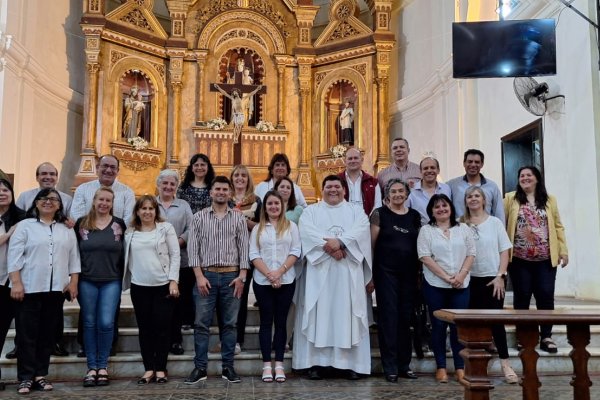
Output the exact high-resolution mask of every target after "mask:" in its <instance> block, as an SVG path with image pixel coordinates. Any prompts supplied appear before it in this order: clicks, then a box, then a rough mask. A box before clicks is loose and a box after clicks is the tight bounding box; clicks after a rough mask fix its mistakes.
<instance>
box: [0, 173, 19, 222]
mask: <svg viewBox="0 0 600 400" xmlns="http://www.w3.org/2000/svg"><path fill="white" fill-rule="evenodd" d="M0 185H2V186H4V187H5V188H7V189H8V190H9V191H10V194H11V200H10V204H9V205H8V210H7V211H6V212H5V213H4V214H2V217H0V218H1V220H0V221H1V222H2V223H4V224H6V225H5V226H4V229H5V230H6V232H8V230H9V229H10V228H11V226H13V225H16V224H17V222H19V221H21V220H22V219H23V218H25V211H23V210H21V209H20V208H19V207H17V205H16V204H15V191H14V189H13V187H12V185H11V184H10V182H9V181H7V180H6V179H2V178H0Z"/></svg>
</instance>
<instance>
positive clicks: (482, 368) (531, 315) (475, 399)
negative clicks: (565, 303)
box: [434, 310, 600, 400]
mask: <svg viewBox="0 0 600 400" xmlns="http://www.w3.org/2000/svg"><path fill="white" fill-rule="evenodd" d="M434 315H435V316H436V317H437V318H439V319H441V320H443V321H446V322H449V323H452V324H455V325H456V328H457V331H458V338H459V341H460V342H461V343H462V344H463V345H464V346H465V349H464V350H462V352H461V355H462V357H463V358H464V360H465V375H466V376H465V378H466V379H465V380H466V383H464V386H465V399H468V400H488V399H489V398H490V397H489V391H490V390H491V389H493V388H494V386H493V385H492V383H491V381H490V379H489V377H488V375H487V367H488V362H489V360H490V359H491V358H492V356H491V355H490V354H489V353H488V352H487V351H486V349H487V348H488V346H490V345H491V344H492V330H491V326H492V325H493V324H503V325H515V326H516V328H517V340H518V341H519V343H520V344H521V345H522V346H523V350H521V351H520V352H519V357H520V358H521V362H522V364H523V378H522V381H521V386H522V388H523V399H524V400H539V392H538V389H539V387H540V386H541V385H542V384H541V382H540V380H539V379H538V376H537V360H538V358H539V354H538V353H537V352H536V350H535V348H536V346H537V345H538V343H539V331H538V325H539V324H552V325H566V326H567V339H568V341H569V344H570V345H571V346H573V349H572V350H571V352H570V353H569V356H570V357H571V360H572V361H573V378H572V380H571V386H573V399H576V400H589V399H590V389H589V388H590V386H592V381H591V380H590V377H589V374H588V360H589V358H590V354H589V353H588V352H587V350H586V346H587V345H588V344H589V343H590V325H600V313H598V312H597V311H593V310H586V311H572V310H553V311H545V310H438V311H435V312H434Z"/></svg>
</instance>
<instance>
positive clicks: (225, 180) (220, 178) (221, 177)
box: [210, 175, 233, 190]
mask: <svg viewBox="0 0 600 400" xmlns="http://www.w3.org/2000/svg"><path fill="white" fill-rule="evenodd" d="M215 183H226V184H227V186H229V189H230V190H231V189H233V185H232V184H231V181H230V180H229V178H228V177H226V176H225V175H217V176H216V177H215V179H213V180H212V182H211V183H210V187H211V188H212V187H213V185H214V184H215Z"/></svg>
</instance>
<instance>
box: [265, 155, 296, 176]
mask: <svg viewBox="0 0 600 400" xmlns="http://www.w3.org/2000/svg"><path fill="white" fill-rule="evenodd" d="M278 162H283V163H285V166H286V167H287V174H286V176H287V175H289V174H290V172H292V167H291V166H290V160H289V159H288V156H286V155H285V154H284V153H275V154H273V157H271V162H270V163H269V168H268V169H269V176H268V177H267V179H265V182H269V181H270V180H271V179H273V167H275V163H278Z"/></svg>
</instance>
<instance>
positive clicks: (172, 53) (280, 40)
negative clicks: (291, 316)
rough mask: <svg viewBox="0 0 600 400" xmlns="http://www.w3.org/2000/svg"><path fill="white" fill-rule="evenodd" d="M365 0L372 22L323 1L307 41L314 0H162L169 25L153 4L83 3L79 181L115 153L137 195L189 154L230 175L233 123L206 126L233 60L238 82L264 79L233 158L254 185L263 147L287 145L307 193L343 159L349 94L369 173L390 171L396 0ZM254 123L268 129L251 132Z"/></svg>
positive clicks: (342, 0)
mask: <svg viewBox="0 0 600 400" xmlns="http://www.w3.org/2000/svg"><path fill="white" fill-rule="evenodd" d="M367 5H368V7H369V10H370V17H371V20H372V26H368V25H367V24H365V23H363V22H361V20H360V19H359V18H358V17H359V9H358V6H357V4H356V1H355V0H332V1H331V2H330V5H329V6H328V7H329V10H328V12H329V14H328V17H329V23H328V24H327V26H326V27H325V28H324V29H321V33H320V34H319V35H318V37H313V30H315V29H314V27H313V24H314V20H315V16H316V15H317V12H318V10H319V7H318V6H314V5H313V4H312V0H166V6H167V9H168V11H169V19H168V21H165V20H164V18H163V19H159V18H158V17H157V15H155V14H154V11H153V10H154V0H126V1H123V2H122V4H120V3H119V4H115V2H109V1H106V0H84V6H85V7H84V10H85V11H84V15H83V17H82V20H81V27H82V30H83V33H84V35H85V56H86V65H87V76H86V90H85V111H84V126H83V132H82V135H83V140H82V143H83V145H82V152H81V164H80V168H79V172H78V175H77V179H76V184H79V183H81V182H84V181H86V180H90V179H93V178H94V177H95V174H96V171H95V160H96V159H97V157H98V156H99V155H102V154H107V153H111V154H115V155H116V156H118V157H119V159H120V160H121V171H120V173H119V179H120V180H121V181H122V182H124V183H126V184H127V185H130V186H131V187H132V188H133V189H134V191H135V192H136V194H142V193H154V189H155V183H154V180H155V177H156V176H157V174H158V172H159V171H160V170H161V169H163V168H173V169H177V170H179V171H183V170H184V169H185V167H186V166H187V163H188V160H189V158H190V157H191V156H192V155H193V154H195V153H197V152H202V153H205V154H207V155H208V156H209V157H210V159H211V161H212V163H213V165H214V167H215V170H216V171H217V173H223V174H229V171H230V170H231V166H232V165H233V163H234V152H233V149H234V145H233V125H232V124H228V125H225V126H224V127H223V128H222V129H220V130H215V129H214V127H213V125H211V124H210V122H211V120H214V119H215V118H226V117H227V118H230V117H231V115H230V114H231V113H230V112H229V107H230V105H229V104H230V103H228V101H229V100H227V99H226V96H224V95H222V94H221V93H218V92H216V91H215V90H214V87H213V84H215V83H217V84H223V85H225V84H234V83H236V82H237V83H239V82H238V81H237V79H238V78H237V76H235V77H234V75H236V74H237V72H236V71H235V67H236V62H237V65H238V67H239V66H240V64H242V68H240V70H238V72H239V74H240V75H239V77H240V78H243V76H242V75H243V73H244V72H242V71H243V69H248V70H249V71H248V72H245V74H246V78H245V79H246V80H248V81H249V83H253V84H255V85H259V84H260V85H263V86H264V87H265V88H266V89H263V90H264V91H266V93H262V94H261V92H259V94H255V95H254V96H253V98H252V100H251V102H252V107H253V113H251V114H252V115H250V114H247V115H246V122H245V124H244V127H243V128H242V135H241V136H242V140H241V161H242V163H243V164H246V165H247V166H248V167H249V169H250V171H251V173H252V175H253V178H254V180H255V182H258V181H260V180H262V179H263V178H264V177H265V176H266V173H267V168H266V167H267V165H268V163H269V160H270V158H271V156H272V154H274V153H277V152H285V153H286V154H287V155H288V157H289V159H290V163H291V164H292V168H293V172H292V177H293V178H294V179H296V181H297V182H298V184H299V185H300V186H301V187H302V189H303V191H304V193H305V195H306V197H307V199H310V200H314V199H316V197H317V196H318V193H319V182H320V181H321V178H322V177H323V176H325V175H326V174H328V173H331V172H337V171H339V170H340V169H341V168H342V167H343V165H342V163H341V160H340V159H336V158H335V157H333V155H332V153H331V152H330V147H332V146H333V145H336V144H337V142H338V138H339V130H340V127H341V125H340V118H339V117H340V115H341V111H342V109H343V108H344V107H343V102H344V101H346V100H347V99H348V98H351V102H352V106H353V109H354V114H353V121H352V132H353V135H354V146H356V147H359V148H360V149H361V151H363V152H364V154H365V164H364V167H365V169H366V170H368V171H369V172H374V171H377V170H379V169H381V168H383V167H385V166H387V165H388V148H389V135H388V112H387V109H388V78H389V68H390V61H391V60H390V54H391V50H392V47H393V45H394V35H393V33H391V32H390V26H389V23H390V14H391V9H392V0H368V1H367ZM111 6H112V7H113V9H109V8H111ZM321 28H322V27H321ZM238 58H239V59H242V60H244V61H245V63H244V62H241V63H240V62H239V61H237V59H238ZM244 65H245V67H244ZM248 76H249V78H248ZM246 83H248V82H246ZM225 86H226V85H225ZM231 87H233V86H231ZM248 87H250V86H248ZM242 91H243V90H242ZM248 91H249V90H248ZM248 91H246V92H248ZM257 121H263V122H264V121H268V122H270V123H272V126H273V127H274V129H273V130H266V131H262V130H259V129H257ZM227 122H229V121H227ZM138 137H139V138H142V139H144V140H145V141H146V143H145V144H144V145H142V146H138V147H137V148H136V143H133V144H132V143H130V142H129V141H128V140H132V139H133V138H138ZM136 140H138V139H136Z"/></svg>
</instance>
